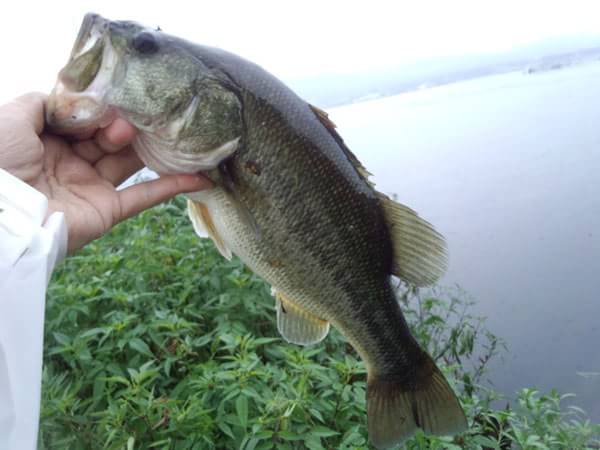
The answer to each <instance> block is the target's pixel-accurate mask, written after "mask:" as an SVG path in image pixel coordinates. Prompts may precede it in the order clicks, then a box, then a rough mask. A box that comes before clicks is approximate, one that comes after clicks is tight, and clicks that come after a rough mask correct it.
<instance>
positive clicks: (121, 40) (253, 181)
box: [46, 13, 467, 449]
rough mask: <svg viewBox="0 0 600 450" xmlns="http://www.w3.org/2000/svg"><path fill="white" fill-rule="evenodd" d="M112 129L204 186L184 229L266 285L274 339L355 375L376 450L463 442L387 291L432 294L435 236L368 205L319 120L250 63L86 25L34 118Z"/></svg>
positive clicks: (322, 115) (329, 125)
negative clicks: (337, 335) (339, 353)
mask: <svg viewBox="0 0 600 450" xmlns="http://www.w3.org/2000/svg"><path fill="white" fill-rule="evenodd" d="M116 117H121V118H123V119H125V120H127V121H128V122H130V123H131V124H133V125H134V126H135V127H136V128H137V129H138V133H137V136H136V137H135V140H134V141H133V143H132V145H133V148H134V149H135V151H136V152H137V154H138V155H139V157H140V159H141V160H142V161H143V162H144V164H145V165H146V166H147V167H149V168H150V169H152V170H154V171H156V172H157V173H159V174H169V173H199V172H202V173H205V174H207V176H209V177H210V178H211V180H212V181H213V183H214V187H213V188H211V189H209V190H205V191H202V192H196V193H191V194H187V209H188V215H189V218H190V220H191V223H192V225H193V228H194V230H195V231H196V233H198V234H199V235H200V236H208V237H210V238H211V239H212V241H213V242H214V244H215V246H216V248H217V249H218V251H219V252H220V253H221V254H222V255H223V257H225V258H227V259H231V258H232V257H233V256H234V255H236V256H237V257H239V258H240V259H241V260H242V261H243V262H244V264H246V265H247V266H248V267H249V268H250V269H251V270H252V271H253V272H254V273H256V274H257V275H259V276H260V277H262V278H263V279H264V280H265V281H266V282H267V283H269V284H270V285H271V286H272V292H273V296H274V303H275V314H276V320H277V329H278V331H279V333H280V334H281V336H282V337H283V338H284V339H285V340H286V341H287V342H290V343H293V344H298V345H314V344H317V343H319V342H321V341H322V340H323V339H324V338H325V337H326V336H327V334H328V331H329V329H330V327H331V326H333V327H335V328H336V329H338V330H339V331H340V332H341V333H342V334H343V335H344V336H345V338H346V339H347V341H348V342H349V343H350V344H351V345H352V347H353V348H354V349H355V350H356V351H357V353H358V354H359V356H360V357H361V359H362V360H363V361H364V363H365V366H366V369H367V390H366V397H367V400H366V402H367V429H368V434H369V439H370V441H371V442H372V444H373V445H374V446H375V447H377V448H380V449H383V448H390V447H393V446H396V445H398V444H400V443H402V442H404V441H406V440H407V439H408V438H410V437H411V436H412V435H413V434H414V433H415V432H416V430H417V429H421V430H423V431H424V432H425V433H428V434H434V435H448V434H455V433H458V432H461V431H463V430H465V429H466V428H467V419H466V417H465V414H464V411H463V409H462V407H461V404H460V401H459V400H458V397H457V396H456V394H455V393H454V391H453V389H452V387H451V386H450V384H449V383H448V381H447V380H446V378H445V377H444V375H443V373H442V372H441V370H440V369H439V368H438V367H437V365H436V364H435V362H434V360H433V359H432V357H431V356H430V355H429V354H428V353H427V352H426V351H425V350H424V349H423V348H422V347H421V346H420V345H419V343H418V342H417V341H416V339H415V338H414V336H412V335H411V332H410V330H409V327H408V324H407V322H406V320H405V318H404V316H403V314H402V311H401V308H400V305H399V302H398V300H397V298H396V294H395V288H394V281H393V280H394V278H393V277H398V278H400V279H401V280H403V281H404V282H406V283H408V284H410V285H412V286H416V287H421V286H427V285H430V284H432V283H434V282H435V281H436V280H438V279H439V278H440V276H441V275H442V274H443V273H444V271H445V269H446V266H447V248H446V243H445V240H444V238H443V236H442V235H441V234H439V233H438V232H437V231H436V230H435V229H434V228H433V226H432V225H431V224H429V223H428V222H427V221H425V220H424V219H423V218H421V217H419V215H418V214H417V213H416V212H415V211H413V210H412V209H410V208H409V207H407V206H404V205H402V204H400V203H397V202H395V201H394V200H392V199H391V198H389V197H388V196H386V195H385V194H383V193H381V192H378V191H377V190H376V189H375V185H374V183H373V182H372V180H371V174H370V173H369V172H368V170H367V169H366V168H365V167H364V166H363V165H362V164H361V163H360V162H359V160H358V158H357V157H356V156H355V155H354V153H352V151H351V150H350V149H349V148H348V146H347V145H346V143H345V142H344V140H343V139H342V137H341V135H340V134H339V133H338V131H337V128H336V126H335V124H334V122H333V121H332V120H331V119H330V118H329V116H328V115H327V113H326V112H324V111H322V110H321V109H319V108H317V107H315V106H313V105H311V104H309V103H308V102H306V101H304V100H303V99H302V98H300V97H299V96H298V95H297V94H296V93H294V92H293V91H292V90H291V89H290V88H288V87H287V86H286V85H285V84H284V83H282V82H281V81H280V80H279V79H277V78H276V77H275V76H273V75H271V74H270V73H268V72H267V71H266V70H264V69H263V68H261V67H260V66H258V65H257V64H255V63H253V62H250V61H247V60H245V59H243V58H242V57H239V56H236V55H234V54H232V53H229V52H227V51H225V50H222V49H218V48H213V47H208V46H203V45H199V44H195V43H192V42H190V41H187V40H185V39H182V38H179V37H176V36H172V35H169V34H167V33H165V32H163V31H162V30H160V29H153V28H150V27H145V26H143V25H141V24H139V23H137V22H133V21H113V20H109V19H105V18H103V17H101V16H99V15H97V14H92V13H90V14H87V15H86V16H85V18H84V20H83V23H82V25H81V28H80V30H79V34H78V36H77V39H76V41H75V44H74V47H73V49H72V52H71V55H70V58H69V60H68V62H67V64H66V65H65V66H64V67H63V68H62V69H61V71H60V72H59V74H58V78H57V82H56V85H55V86H54V89H53V90H52V93H51V94H50V96H49V99H48V103H47V108H46V122H47V124H48V127H49V128H50V129H51V130H53V131H54V132H56V133H61V134H77V133H85V132H89V131H93V130H95V129H98V128H99V127H102V126H106V125H107V124H109V123H110V122H111V121H113V120H114V119H115V118H116Z"/></svg>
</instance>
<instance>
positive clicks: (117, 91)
mask: <svg viewBox="0 0 600 450" xmlns="http://www.w3.org/2000/svg"><path fill="white" fill-rule="evenodd" d="M227 94H231V93H228V92H227V89H226V88H224V87H223V85H222V82H221V81H220V80H218V79H217V78H216V77H215V74H214V73H213V72H212V71H211V70H210V69H209V68H208V67H207V66H206V65H205V64H204V63H203V62H202V60H201V59H200V58H198V57H197V56H196V55H195V54H194V53H193V52H192V51H190V48H189V46H187V45H185V41H183V40H182V39H179V38H176V37H174V36H170V35H168V34H166V33H163V32H162V31H160V30H159V29H154V28H150V27H146V26H143V25H141V24H139V23H137V22H132V21H111V20H108V19H105V18H103V17H101V16H99V15H98V14H93V13H90V14H87V15H86V16H85V18H84V20H83V23H82V25H81V28H80V30H79V34H78V36H77V39H76V41H75V44H74V46H73V49H72V51H71V55H70V57H69V61H68V62H67V64H66V65H65V66H64V68H63V69H62V70H61V71H60V72H59V74H58V79H57V82H56V85H55V87H54V89H53V91H52V93H51V94H50V97H49V99H48V104H47V108H46V122H47V124H48V126H49V129H50V130H51V131H53V132H55V133H57V134H85V133H89V132H93V131H94V130H96V129H98V128H102V127H105V126H107V125H108V124H110V123H111V122H112V121H113V120H114V119H115V117H122V118H124V119H125V120H127V121H128V122H129V123H131V124H132V125H134V126H135V127H136V128H137V129H138V130H140V131H141V135H142V136H141V137H142V139H141V141H140V144H139V145H138V146H137V147H138V148H136V150H138V154H139V155H140V157H142V160H144V162H146V165H147V166H149V167H150V168H152V169H154V170H157V171H159V172H163V173H164V172H182V171H183V172H196V171H199V170H209V169H212V168H214V166H215V165H216V164H217V163H218V162H219V161H218V159H219V158H214V157H211V158H209V157H208V156H207V155H206V154H205V153H210V152H211V151H213V150H214V149H215V148H219V147H222V145H224V144H227V143H230V145H229V146H226V149H225V150H226V151H223V150H222V151H221V153H219V155H220V156H222V155H223V154H227V153H228V152H230V151H231V148H233V147H234V146H233V145H231V142H232V141H234V140H235V137H236V136H235V133H236V131H237V130H235V126H234V125H235V124H234V123H233V124H232V123H231V122H235V121H236V120H237V119H238V117H237V116H236V114H238V115H239V111H233V110H234V109H236V107H235V102H236V101H237V99H235V98H234V97H235V96H234V95H232V94H231V95H227ZM215 98H216V99H217V100H219V101H215ZM207 117H208V118H207ZM208 127H210V130H207V128H208ZM219 132H220V133H219ZM236 142H237V141H236ZM158 147H161V148H162V149H163V150H160V151H158V150H157V149H158ZM152 152H154V153H155V154H154V155H148V153H152ZM157 152H158V154H156V153H157ZM168 152H171V154H168ZM174 155H175V156H174ZM182 155H183V156H182ZM213 156H214V155H213ZM163 160H167V161H166V163H165V162H164V161H163ZM170 160H173V161H170Z"/></svg>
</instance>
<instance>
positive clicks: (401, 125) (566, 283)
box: [330, 62, 600, 421]
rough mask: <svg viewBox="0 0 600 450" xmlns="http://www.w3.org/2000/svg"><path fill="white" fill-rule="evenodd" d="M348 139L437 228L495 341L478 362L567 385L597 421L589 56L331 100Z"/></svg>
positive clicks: (597, 288)
mask: <svg viewBox="0 0 600 450" xmlns="http://www.w3.org/2000/svg"><path fill="white" fill-rule="evenodd" d="M330 117H331V118H332V119H333V121H334V122H335V123H336V124H337V125H338V130H339V131H340V133H341V134H342V136H343V137H344V139H345V141H346V143H347V144H348V146H349V147H350V148H351V149H352V150H353V152H354V153H356V154H357V156H358V157H359V158H360V159H361V161H362V162H363V163H364V165H365V166H366V167H367V169H369V170H370V171H371V172H372V173H373V174H374V180H375V182H376V184H377V187H378V189H379V190H381V191H383V192H387V193H396V194H397V195H398V200H399V201H401V202H402V203H405V204H407V205H409V206H411V207H412V208H414V209H415V210H417V211H418V212H419V213H420V215H421V216H423V217H424V218H426V219H427V220H429V221H430V222H432V223H433V224H434V225H435V226H436V227H437V229H438V230H440V231H441V232H442V233H443V234H444V235H445V236H446V239H447V241H448V246H449V253H450V267H449V270H448V273H447V275H446V276H445V278H444V279H443V280H442V284H448V285H451V284H455V283H457V284H459V285H460V286H461V287H462V288H464V289H465V290H466V291H467V292H468V293H469V294H471V296H472V297H474V299H475V300H476V301H477V302H478V304H477V307H476V312H477V313H481V314H483V315H486V316H487V317H488V322H487V323H488V326H489V328H490V329H491V330H492V331H493V332H494V333H496V334H497V335H499V336H501V337H502V338H504V339H505V340H506V341H507V344H508V346H509V352H508V353H507V354H506V355H505V357H504V360H503V361H497V362H496V363H495V364H494V365H493V366H492V367H491V373H490V374H489V375H490V377H491V378H492V380H493V381H494V384H495V386H496V387H497V388H498V389H499V390H501V391H502V392H504V393H506V394H511V393H514V392H515V391H516V390H518V389H520V388H522V387H532V386H535V387H538V388H541V389H544V390H548V389H550V388H558V389H559V390H561V391H562V392H573V393H576V394H577V399H576V403H577V404H579V405H581V406H583V407H584V408H585V409H586V410H587V411H588V412H589V413H590V415H591V417H592V418H593V419H594V420H595V421H600V376H598V375H595V376H594V375H589V374H588V376H583V375H582V374H581V373H594V372H595V373H598V372H600V261H599V258H600V63H598V62H591V63H588V64H585V65H581V66H576V67H571V68H567V69H563V70H558V71H550V72H545V73H537V74H533V75H526V74H523V73H516V72H515V73H510V74H504V75H498V76H491V77H487V78H481V79H477V80H472V81H466V82H461V83H456V84H452V85H447V86H441V87H437V88H433V89H427V90H422V91H417V92H412V93H408V94H403V95H399V96H396V97H390V98H385V99H380V100H375V101H371V102H366V103H360V104H355V105H349V106H344V107H340V108H335V109H332V110H330Z"/></svg>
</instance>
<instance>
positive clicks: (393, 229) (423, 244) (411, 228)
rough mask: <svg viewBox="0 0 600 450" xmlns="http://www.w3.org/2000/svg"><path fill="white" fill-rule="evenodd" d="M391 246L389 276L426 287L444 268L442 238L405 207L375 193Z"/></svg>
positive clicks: (444, 243)
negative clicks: (392, 247) (390, 271)
mask: <svg viewBox="0 0 600 450" xmlns="http://www.w3.org/2000/svg"><path fill="white" fill-rule="evenodd" d="M377 195H378V197H379V200H380V202H381V205H382V206H383V210H384V214H385V217H386V221H387V224H388V228H389V230H390V235H391V238H392V243H393V246H394V266H393V269H392V273H393V275H396V276H397V277H399V278H401V279H402V280H404V281H406V282H408V283H410V284H413V285H414V286H427V285H429V284H432V283H434V282H435V281H437V280H438V279H439V278H440V277H441V276H442V275H443V274H444V272H445V271H446V267H447V261H448V257H447V251H446V241H445V240H444V237H443V236H442V235H441V234H439V233H438V232H437V231H435V230H434V228H433V226H432V225H431V224H430V223H428V222H426V221H425V220H423V219H421V218H420V217H419V216H418V215H417V213H416V212H414V211H413V210H412V209H410V208H409V207H407V206H404V205H401V204H400V203H396V202H395V201H393V200H392V199H390V198H389V197H387V196H386V195H384V194H381V193H379V192H378V193H377Z"/></svg>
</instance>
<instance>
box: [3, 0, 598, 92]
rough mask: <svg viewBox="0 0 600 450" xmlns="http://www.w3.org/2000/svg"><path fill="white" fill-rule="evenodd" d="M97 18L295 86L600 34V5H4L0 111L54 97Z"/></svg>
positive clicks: (423, 0)
mask: <svg viewBox="0 0 600 450" xmlns="http://www.w3.org/2000/svg"><path fill="white" fill-rule="evenodd" d="M90 11H93V12H97V13H99V14H101V15H103V16H105V17H108V18H111V19H129V20H136V21H138V22H141V23H145V24H148V25H153V26H155V25H160V27H161V28H162V29H163V30H164V31H165V32H168V33H171V34H175V35H178V36H181V37H185V38H187V39H189V40H192V41H195V42H198V43H202V44H207V45H213V46H217V47H221V48H224V49H226V50H229V51H232V52H234V53H237V54H240V55H242V56H244V57H246V58H248V59H250V60H252V61H254V62H256V63H258V64H260V65H262V66H263V67H264V68H266V69H267V70H269V71H270V72H272V73H274V74H275V75H276V76H278V77H280V78H282V79H283V80H287V81H290V80H297V79H302V78H303V77H309V76H311V77H314V76H318V75H319V74H322V73H328V74H337V73H340V74H343V73H350V72H357V71H369V70H381V69H385V68H386V67H392V66H395V67H397V66H398V65H401V64H405V63H406V64H410V63H414V62H418V61H419V60H421V59H427V58H432V57H436V56H449V55H464V54H477V53H486V52H497V51H503V50H509V49H511V48H513V47H517V46H519V45H523V44H526V43H530V42H535V41H538V40H541V39H544V38H547V37H552V36H566V35H574V34H598V33H600V31H599V27H598V17H599V16H600V2H599V1H597V0H569V1H567V0H562V1H553V0H545V1H538V0H529V1H527V0H488V1H486V0H453V1H446V0H439V1H431V0H418V1H410V2H407V1H389V2H384V1H377V0H371V1H369V2H366V1H362V2H353V1H335V0H334V1H313V0H303V1H297V2H288V1H283V0H279V1H258V0H257V1H236V2H234V1H214V0H213V1H210V2H207V1H198V0H196V1H179V0H168V1H165V0H163V1H160V2H158V1H157V2H152V1H144V2H137V1H125V0H102V1H98V0H95V1H94V0H80V1H77V2H72V1H69V2H66V1H62V0H58V1H51V2H42V1H38V2H33V1H28V0H21V1H19V0H9V1H5V2H2V3H1V6H0V18H2V26H1V27H0V43H1V44H0V46H1V47H0V48H1V50H2V67H3V69H4V70H3V71H2V78H1V80H2V83H0V102H2V103H3V102H5V101H7V100H9V99H10V98H13V97H15V96H17V95H19V94H20V93H24V92H27V91H31V90H40V91H44V92H48V91H49V90H50V89H51V88H52V85H53V84H54V80H55V77H56V74H57V72H58V71H59V70H60V68H61V67H62V66H63V65H64V63H65V62H66V60H67V58H68V55H69V52H70V49H71V46H72V44H73V41H74V40H75V37H76V35H77V31H78V29H79V25H80V23H81V20H82V18H83V15H84V14H85V13H86V12H90Z"/></svg>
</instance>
